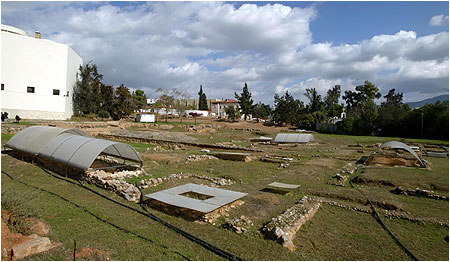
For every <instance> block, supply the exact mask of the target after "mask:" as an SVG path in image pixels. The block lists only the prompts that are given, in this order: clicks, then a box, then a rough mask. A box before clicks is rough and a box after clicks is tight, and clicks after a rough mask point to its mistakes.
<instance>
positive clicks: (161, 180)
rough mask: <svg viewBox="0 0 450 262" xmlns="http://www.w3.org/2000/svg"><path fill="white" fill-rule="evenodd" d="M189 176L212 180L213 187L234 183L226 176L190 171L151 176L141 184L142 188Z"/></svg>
mask: <svg viewBox="0 0 450 262" xmlns="http://www.w3.org/2000/svg"><path fill="white" fill-rule="evenodd" d="M189 177H193V178H198V179H203V180H207V181H209V182H211V183H212V184H213V185H211V186H213V187H215V186H228V185H232V184H234V182H233V181H231V179H226V178H220V177H208V176H205V175H196V174H189V173H186V174H184V173H180V174H171V175H169V176H167V177H158V178H149V179H146V180H141V181H140V184H141V187H142V188H149V187H154V186H157V185H159V184H161V183H164V182H168V181H173V180H178V179H186V178H189Z"/></svg>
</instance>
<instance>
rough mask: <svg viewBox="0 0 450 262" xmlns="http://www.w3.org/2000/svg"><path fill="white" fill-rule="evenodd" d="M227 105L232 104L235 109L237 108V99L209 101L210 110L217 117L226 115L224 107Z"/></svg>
mask: <svg viewBox="0 0 450 262" xmlns="http://www.w3.org/2000/svg"><path fill="white" fill-rule="evenodd" d="M229 106H233V107H234V109H235V110H239V101H237V100H234V99H225V100H218V101H211V111H213V112H214V113H216V114H217V115H218V116H219V117H226V116H227V114H226V113H225V109H226V108H227V107H229Z"/></svg>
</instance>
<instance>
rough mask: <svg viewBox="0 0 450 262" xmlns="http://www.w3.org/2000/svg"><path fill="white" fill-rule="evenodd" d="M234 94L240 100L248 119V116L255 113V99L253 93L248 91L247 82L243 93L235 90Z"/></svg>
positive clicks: (240, 105) (241, 107)
mask: <svg viewBox="0 0 450 262" xmlns="http://www.w3.org/2000/svg"><path fill="white" fill-rule="evenodd" d="M234 96H235V97H236V99H237V100H239V107H240V109H241V111H242V114H244V119H245V120H247V116H248V115H251V114H252V113H253V99H252V94H251V93H250V92H249V91H248V86H247V83H245V85H244V88H243V89H242V93H241V95H240V96H239V95H238V94H236V92H235V93H234Z"/></svg>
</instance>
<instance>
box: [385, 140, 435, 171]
mask: <svg viewBox="0 0 450 262" xmlns="http://www.w3.org/2000/svg"><path fill="white" fill-rule="evenodd" d="M384 147H390V148H398V149H403V150H405V151H408V152H409V153H411V154H412V155H413V156H414V157H415V158H417V160H419V162H420V164H421V165H422V167H426V164H425V163H424V162H423V161H422V159H421V158H420V157H419V156H418V155H417V154H416V152H414V150H412V149H411V147H409V146H408V145H406V144H404V143H402V142H398V141H389V142H386V143H384V144H382V145H381V147H380V148H384Z"/></svg>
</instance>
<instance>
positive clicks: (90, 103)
mask: <svg viewBox="0 0 450 262" xmlns="http://www.w3.org/2000/svg"><path fill="white" fill-rule="evenodd" d="M78 70H79V72H78V77H77V80H76V82H75V85H74V87H73V98H72V99H73V111H74V112H75V114H90V113H96V112H97V111H98V103H99V97H100V86H101V84H102V83H101V80H102V78H103V75H101V74H99V73H98V71H97V66H96V65H95V64H93V65H91V64H90V62H89V63H88V64H86V66H84V67H83V66H81V65H80V67H79V69H78Z"/></svg>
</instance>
